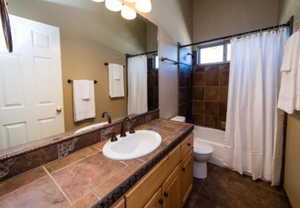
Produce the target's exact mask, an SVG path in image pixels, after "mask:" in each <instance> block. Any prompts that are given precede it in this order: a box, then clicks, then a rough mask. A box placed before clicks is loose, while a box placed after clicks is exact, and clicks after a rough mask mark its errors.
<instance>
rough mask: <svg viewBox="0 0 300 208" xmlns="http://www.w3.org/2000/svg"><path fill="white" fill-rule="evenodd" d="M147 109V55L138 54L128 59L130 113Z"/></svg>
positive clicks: (138, 112) (142, 111) (143, 111)
mask: <svg viewBox="0 0 300 208" xmlns="http://www.w3.org/2000/svg"><path fill="white" fill-rule="evenodd" d="M147 111H148V87H147V56H136V57H132V58H129V59H128V114H140V113H145V112H147Z"/></svg>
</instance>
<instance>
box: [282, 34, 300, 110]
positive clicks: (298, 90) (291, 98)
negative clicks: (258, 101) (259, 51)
mask: <svg viewBox="0 0 300 208" xmlns="http://www.w3.org/2000/svg"><path fill="white" fill-rule="evenodd" d="M299 53H300V32H299V31H298V32H296V33H294V34H293V35H292V36H291V37H290V39H289V40H288V41H287V42H286V44H285V48H284V57H283V62H282V66H281V86H280V92H279V98H278V108H280V109H281V110H283V111H285V112H287V113H289V114H292V113H293V112H294V110H300V60H299V59H300V56H299Z"/></svg>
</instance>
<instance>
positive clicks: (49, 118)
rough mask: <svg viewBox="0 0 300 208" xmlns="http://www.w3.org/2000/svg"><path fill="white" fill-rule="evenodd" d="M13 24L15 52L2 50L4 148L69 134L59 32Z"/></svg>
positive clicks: (0, 135) (0, 143) (0, 136)
mask: <svg viewBox="0 0 300 208" xmlns="http://www.w3.org/2000/svg"><path fill="white" fill-rule="evenodd" d="M11 24H12V35H13V44H14V52H13V53H11V54H9V53H7V52H5V51H0V149H2V148H7V147H11V146H15V145H18V144H22V143H25V142H28V141H31V140H36V139H40V138H44V137H47V136H51V135H54V134H58V133H62V132H64V130H65V127H64V114H63V112H62V111H60V109H62V108H63V93H62V75H61V73H62V72H61V54H60V39H59V29H58V28H57V27H53V26H50V25H46V24H42V23H39V22H35V21H31V20H27V19H24V18H20V17H16V16H11Z"/></svg>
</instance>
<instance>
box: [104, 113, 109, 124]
mask: <svg viewBox="0 0 300 208" xmlns="http://www.w3.org/2000/svg"><path fill="white" fill-rule="evenodd" d="M105 116H106V117H107V120H108V123H109V124H111V116H110V115H109V113H108V112H103V113H102V118H104V117H105Z"/></svg>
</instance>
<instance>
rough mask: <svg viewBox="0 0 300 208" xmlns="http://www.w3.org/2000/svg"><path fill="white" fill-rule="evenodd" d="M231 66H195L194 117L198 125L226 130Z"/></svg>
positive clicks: (194, 121)
mask: <svg viewBox="0 0 300 208" xmlns="http://www.w3.org/2000/svg"><path fill="white" fill-rule="evenodd" d="M228 82H229V64H228V63H226V64H210V65H203V66H199V65H194V66H193V96H192V97H193V105H192V109H193V110H192V115H193V116H192V117H193V123H194V124H196V125H201V126H206V127H211V128H217V129H224V125H222V121H223V122H224V121H226V111H227V97H228Z"/></svg>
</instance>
